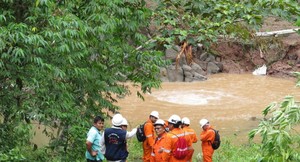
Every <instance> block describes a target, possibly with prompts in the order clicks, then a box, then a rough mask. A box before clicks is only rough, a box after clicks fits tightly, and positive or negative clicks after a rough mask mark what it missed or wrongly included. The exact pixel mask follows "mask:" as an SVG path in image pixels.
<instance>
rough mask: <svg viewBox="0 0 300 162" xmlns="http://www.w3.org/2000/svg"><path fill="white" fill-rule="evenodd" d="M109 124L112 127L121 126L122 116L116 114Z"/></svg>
mask: <svg viewBox="0 0 300 162" xmlns="http://www.w3.org/2000/svg"><path fill="white" fill-rule="evenodd" d="M111 122H112V124H113V125H114V126H121V124H122V122H123V116H122V115H121V114H116V115H114V116H113V118H112V120H111Z"/></svg>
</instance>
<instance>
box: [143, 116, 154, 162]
mask: <svg viewBox="0 0 300 162" xmlns="http://www.w3.org/2000/svg"><path fill="white" fill-rule="evenodd" d="M144 132H145V136H146V140H145V141H144V142H143V150H144V154H143V161H144V162H150V158H151V152H152V147H153V145H154V141H155V133H154V126H153V123H152V121H151V120H150V119H148V120H147V121H146V124H145V126H144Z"/></svg>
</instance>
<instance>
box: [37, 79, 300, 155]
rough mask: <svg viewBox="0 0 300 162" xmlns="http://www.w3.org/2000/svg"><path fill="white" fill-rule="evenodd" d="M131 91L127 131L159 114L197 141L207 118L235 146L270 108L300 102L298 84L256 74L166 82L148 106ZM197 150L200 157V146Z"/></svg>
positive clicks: (124, 104)
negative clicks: (175, 119)
mask: <svg viewBox="0 0 300 162" xmlns="http://www.w3.org/2000/svg"><path fill="white" fill-rule="evenodd" d="M131 91H132V95H130V96H128V97H126V98H125V99H121V100H119V102H118V103H117V105H118V106H120V107H121V109H120V112H121V113H122V115H123V116H124V117H125V118H127V120H128V122H129V128H133V127H136V126H137V125H138V124H141V123H143V122H144V121H145V120H147V118H148V116H149V114H150V112H151V111H153V110H156V111H158V112H159V113H160V118H162V119H168V118H169V117H170V116H171V115H172V114H177V115H179V116H180V117H181V118H182V117H188V118H189V119H190V120H191V127H192V128H194V129H195V131H196V133H197V135H198V136H199V134H200V132H201V129H200V126H199V120H200V119H201V118H207V119H208V120H209V121H210V123H211V125H212V126H213V127H214V128H216V129H218V130H219V131H220V135H221V138H223V139H225V138H226V139H229V140H231V141H232V143H233V144H245V143H247V139H248V138H247V134H248V132H249V131H250V130H252V129H254V128H256V127H257V125H258V123H259V120H260V119H262V115H261V112H262V111H263V110H264V108H265V107H267V106H268V105H269V104H270V103H272V102H278V103H280V102H281V101H283V99H284V97H285V96H287V95H292V96H295V98H296V99H297V101H299V100H300V88H296V87H295V81H293V80H287V79H282V78H273V77H269V76H254V75H252V74H215V75H211V76H208V80H207V81H202V82H192V83H186V82H164V83H162V85H161V88H160V89H153V91H152V93H151V94H145V95H144V97H145V101H143V100H142V99H140V98H138V97H137V96H136V95H135V94H136V93H135V91H136V89H135V88H131ZM107 122H108V121H107ZM109 124H110V122H108V125H109ZM40 130H41V129H40ZM36 133H37V134H36V137H35V138H34V139H33V142H34V143H38V145H43V144H46V143H43V142H42V141H44V142H46V141H47V140H44V139H45V137H44V135H42V134H41V132H39V131H37V132H36ZM84 133H85V132H84ZM195 148H196V152H199V150H200V142H198V143H197V144H196V147H195Z"/></svg>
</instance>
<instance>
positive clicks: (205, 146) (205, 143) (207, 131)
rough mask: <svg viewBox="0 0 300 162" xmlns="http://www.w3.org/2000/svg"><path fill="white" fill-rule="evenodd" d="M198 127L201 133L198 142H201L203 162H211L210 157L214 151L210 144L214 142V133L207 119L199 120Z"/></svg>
mask: <svg viewBox="0 0 300 162" xmlns="http://www.w3.org/2000/svg"><path fill="white" fill-rule="evenodd" d="M199 123H200V126H201V128H202V129H203V131H202V132H201V134H200V140H201V141H202V145H201V146H202V154H203V162H212V156H213V154H214V149H213V148H212V146H211V143H212V142H213V141H214V140H215V131H214V130H213V129H212V126H210V124H209V121H208V120H207V119H201V120H200V122H199Z"/></svg>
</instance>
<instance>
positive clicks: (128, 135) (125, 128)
mask: <svg viewBox="0 0 300 162" xmlns="http://www.w3.org/2000/svg"><path fill="white" fill-rule="evenodd" d="M127 127H128V122H127V120H126V118H123V121H122V123H121V128H122V129H123V130H126V131H127ZM136 131H137V128H133V129H132V130H131V131H130V132H129V131H127V133H126V139H128V138H132V137H133V136H134V135H135V134H136Z"/></svg>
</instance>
